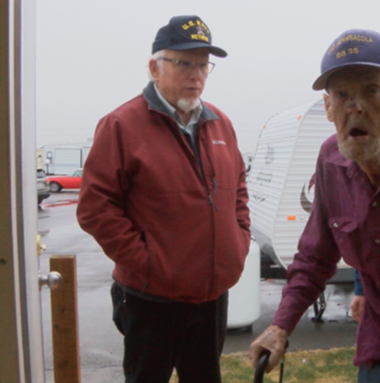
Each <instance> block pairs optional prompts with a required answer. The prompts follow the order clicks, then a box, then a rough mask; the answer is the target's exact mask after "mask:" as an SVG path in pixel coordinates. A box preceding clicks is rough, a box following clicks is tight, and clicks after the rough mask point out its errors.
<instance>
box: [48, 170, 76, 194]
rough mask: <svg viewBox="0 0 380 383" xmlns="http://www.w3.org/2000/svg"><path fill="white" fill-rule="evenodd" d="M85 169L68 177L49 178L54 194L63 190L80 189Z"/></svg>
mask: <svg viewBox="0 0 380 383" xmlns="http://www.w3.org/2000/svg"><path fill="white" fill-rule="evenodd" d="M82 173H83V169H77V170H75V172H74V173H72V174H71V175H68V176H49V177H48V178H47V182H49V185H50V191H51V192H52V193H58V192H60V191H61V190H62V189H80V184H81V182H82Z"/></svg>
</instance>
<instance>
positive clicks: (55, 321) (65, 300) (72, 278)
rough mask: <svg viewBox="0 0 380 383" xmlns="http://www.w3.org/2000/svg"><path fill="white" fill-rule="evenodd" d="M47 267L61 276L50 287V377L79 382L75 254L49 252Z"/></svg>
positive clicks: (59, 381)
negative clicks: (51, 356) (50, 253)
mask: <svg viewBox="0 0 380 383" xmlns="http://www.w3.org/2000/svg"><path fill="white" fill-rule="evenodd" d="M50 271H57V272H59V273H60V274H61V276H62V279H63V282H62V284H61V285H60V286H59V288H58V289H56V290H52V291H51V316H52V338H53V360H54V380H55V382H56V383H80V381H81V379H80V358H79V330H78V297H77V273H76V257H75V256H74V255H65V256H52V257H51V258H50Z"/></svg>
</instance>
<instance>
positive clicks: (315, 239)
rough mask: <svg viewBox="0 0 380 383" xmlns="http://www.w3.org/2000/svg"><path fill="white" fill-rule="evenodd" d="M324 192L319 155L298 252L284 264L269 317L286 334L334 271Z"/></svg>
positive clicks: (333, 246) (337, 255) (335, 255)
mask: <svg viewBox="0 0 380 383" xmlns="http://www.w3.org/2000/svg"><path fill="white" fill-rule="evenodd" d="M327 194H328V188H326V184H325V183H324V177H323V166H322V161H321V159H320V158H319V159H318V162H317V171H316V183H315V194H314V201H313V207H312V211H311V214H310V217H309V220H308V222H307V224H306V226H305V229H304V231H303V233H302V235H301V238H300V241H299V243H298V252H297V254H296V255H295V257H294V260H293V262H292V264H291V265H290V266H289V268H288V281H287V285H286V286H285V287H284V289H283V293H282V299H281V302H280V305H279V308H278V310H277V312H276V314H275V318H274V321H273V324H275V325H278V326H279V327H281V328H283V329H285V330H287V332H288V334H289V335H290V334H291V333H292V331H293V330H294V328H295V326H296V324H297V323H298V321H299V319H300V318H301V316H302V315H303V313H304V312H305V311H306V310H307V308H308V307H309V306H310V305H311V304H313V303H314V302H315V301H316V300H317V298H318V296H319V295H320V294H321V293H322V292H323V291H324V289H325V283H326V281H327V280H329V279H330V278H331V277H332V276H333V275H334V274H335V273H336V270H337V263H338V262H339V260H340V253H339V249H338V247H337V245H336V243H335V240H334V237H333V234H332V232H331V229H330V227H329V224H328V219H327V209H326V206H325V204H324V200H326V199H328V198H329V196H328V195H327ZM330 198H331V196H330Z"/></svg>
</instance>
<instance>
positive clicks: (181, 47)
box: [165, 41, 227, 57]
mask: <svg viewBox="0 0 380 383" xmlns="http://www.w3.org/2000/svg"><path fill="white" fill-rule="evenodd" d="M197 48H206V49H208V50H209V52H210V54H212V55H214V56H217V57H227V52H226V51H225V50H224V49H222V48H219V47H216V46H214V45H209V44H205V43H202V42H200V41H194V42H190V41H188V42H186V43H183V44H177V45H173V46H170V47H167V48H165V49H171V50H173V51H187V50H191V49H197Z"/></svg>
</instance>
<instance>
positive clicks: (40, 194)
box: [37, 169, 50, 205]
mask: <svg viewBox="0 0 380 383" xmlns="http://www.w3.org/2000/svg"><path fill="white" fill-rule="evenodd" d="M49 196H50V190H49V183H48V181H47V178H46V174H45V172H44V171H43V170H42V169H37V204H38V205H39V204H40V203H41V202H42V201H43V200H44V199H46V198H48V197H49Z"/></svg>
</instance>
